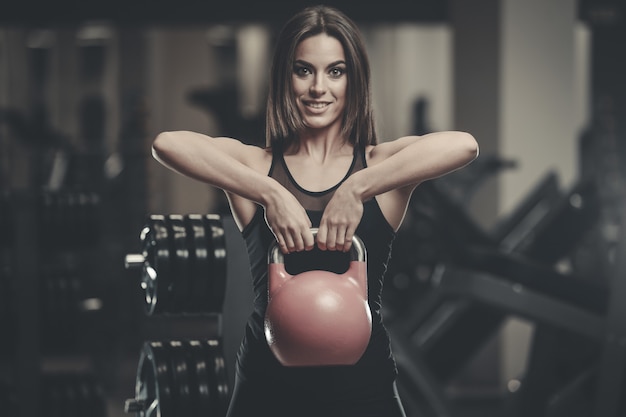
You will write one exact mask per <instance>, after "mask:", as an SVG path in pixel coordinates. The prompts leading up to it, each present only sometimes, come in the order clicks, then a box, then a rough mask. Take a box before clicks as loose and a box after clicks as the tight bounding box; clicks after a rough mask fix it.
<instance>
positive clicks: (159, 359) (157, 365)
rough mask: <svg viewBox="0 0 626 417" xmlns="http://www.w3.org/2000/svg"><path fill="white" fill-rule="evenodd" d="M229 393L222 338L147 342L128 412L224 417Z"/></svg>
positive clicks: (173, 416) (145, 415)
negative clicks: (133, 396)
mask: <svg viewBox="0 0 626 417" xmlns="http://www.w3.org/2000/svg"><path fill="white" fill-rule="evenodd" d="M229 400H230V391H229V386H228V380H227V375H226V366H225V361H224V356H223V352H222V342H221V339H219V338H217V339H208V340H167V341H149V342H144V345H143V348H142V350H141V354H140V357H139V364H138V368H137V376H136V382H135V398H132V399H128V400H126V402H125V406H124V410H125V412H126V413H135V415H136V416H137V417H176V416H187V417H196V416H197V417H206V416H211V417H222V416H224V415H225V414H226V409H227V407H228V401H229Z"/></svg>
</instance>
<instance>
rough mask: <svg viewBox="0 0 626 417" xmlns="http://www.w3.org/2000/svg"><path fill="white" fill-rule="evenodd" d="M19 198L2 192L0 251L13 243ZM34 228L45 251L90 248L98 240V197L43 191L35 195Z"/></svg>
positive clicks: (82, 192) (94, 195) (82, 193)
mask: <svg viewBox="0 0 626 417" xmlns="http://www.w3.org/2000/svg"><path fill="white" fill-rule="evenodd" d="M19 197H20V196H18V195H17V194H16V193H14V192H10V191H5V192H3V193H2V194H0V247H10V246H12V245H13V244H14V243H15V241H14V240H15V233H19V232H20V231H19V230H16V229H15V224H14V223H15V218H16V213H17V212H16V210H19V209H20V207H19V203H17V204H14V201H19V200H20V198H19ZM33 204H35V205H36V211H37V215H36V216H37V217H36V218H35V219H33V221H34V222H35V224H36V228H37V234H38V236H39V244H40V245H41V246H42V247H45V248H46V249H54V250H57V249H75V248H83V247H91V246H93V245H94V244H95V243H96V242H97V241H98V239H99V218H98V217H99V216H98V211H99V208H100V196H99V195H98V194H97V193H95V192H89V191H74V190H61V191H43V192H40V193H38V194H37V195H36V196H35V198H34V200H33Z"/></svg>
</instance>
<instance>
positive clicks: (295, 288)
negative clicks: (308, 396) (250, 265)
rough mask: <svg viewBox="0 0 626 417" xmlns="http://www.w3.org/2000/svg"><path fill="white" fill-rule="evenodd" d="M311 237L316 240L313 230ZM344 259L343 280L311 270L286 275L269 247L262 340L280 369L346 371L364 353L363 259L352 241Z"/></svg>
mask: <svg viewBox="0 0 626 417" xmlns="http://www.w3.org/2000/svg"><path fill="white" fill-rule="evenodd" d="M312 231H313V234H314V235H316V234H317V229H312ZM350 254H351V261H350V267H349V268H348V270H347V271H346V272H345V273H343V274H336V273H334V272H329V271H322V270H311V271H305V272H302V273H300V274H297V275H290V274H289V273H287V271H286V269H285V264H284V257H283V254H282V253H281V252H280V249H279V248H278V244H277V243H276V242H274V243H273V244H272V245H270V248H269V251H268V263H269V265H268V276H269V278H268V280H269V282H268V285H269V291H268V305H267V311H266V315H265V336H266V340H267V343H268V345H269V347H270V349H271V350H272V352H273V353H274V355H275V356H276V358H277V359H278V360H279V361H280V362H281V363H282V364H283V365H285V366H324V365H352V364H355V363H356V362H357V361H358V360H359V359H360V358H361V356H362V355H363V352H365V349H366V348H367V344H368V342H369V339H370V335H371V331H372V316H371V311H370V309H369V306H368V303H367V259H366V257H367V254H366V249H365V245H364V244H363V242H362V241H361V239H360V238H358V237H357V236H355V237H354V238H353V239H352V250H351V253H350Z"/></svg>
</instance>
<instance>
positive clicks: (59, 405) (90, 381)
mask: <svg viewBox="0 0 626 417" xmlns="http://www.w3.org/2000/svg"><path fill="white" fill-rule="evenodd" d="M41 382H42V384H41V385H42V403H43V404H45V408H44V410H45V415H46V416H50V417H105V416H106V415H107V405H106V398H105V395H104V392H103V389H102V386H101V385H100V383H99V381H98V380H97V378H96V377H95V375H93V374H91V373H79V372H56V373H50V374H44V375H42V378H41Z"/></svg>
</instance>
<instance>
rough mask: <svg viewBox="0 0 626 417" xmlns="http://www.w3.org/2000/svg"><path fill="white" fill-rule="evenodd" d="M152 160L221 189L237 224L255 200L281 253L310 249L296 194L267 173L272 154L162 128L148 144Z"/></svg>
mask: <svg viewBox="0 0 626 417" xmlns="http://www.w3.org/2000/svg"><path fill="white" fill-rule="evenodd" d="M152 153H153V156H154V158H155V159H156V160H157V161H159V162H160V163H162V164H163V165H164V166H166V167H168V168H170V169H172V170H173V171H176V172H178V173H180V174H182V175H185V176H187V177H190V178H193V179H195V180H198V181H202V182H205V183H207V184H210V185H212V186H214V187H217V188H220V189H222V190H224V191H225V192H226V193H227V194H228V195H229V200H230V201H231V209H232V210H233V215H234V216H235V220H236V221H237V224H238V225H239V227H240V228H241V227H243V226H244V225H245V224H247V223H248V222H249V220H250V219H251V218H252V215H253V214H254V212H255V210H256V209H255V205H254V204H253V203H257V204H260V205H262V206H263V207H264V208H265V212H266V221H267V223H268V226H269V227H270V229H271V230H272V232H273V233H274V235H275V236H276V238H277V240H278V242H279V244H280V245H281V248H282V249H283V251H284V252H287V251H289V250H303V249H305V248H308V249H310V248H311V247H313V243H314V242H313V237H312V235H311V233H310V227H311V224H310V220H309V218H308V216H307V214H306V211H305V210H304V208H302V206H301V205H300V203H299V202H298V201H297V200H296V198H295V197H294V196H293V195H292V194H291V193H289V192H288V191H287V190H286V189H285V188H284V187H283V186H282V185H280V184H279V183H278V182H276V181H275V180H274V179H273V178H270V177H269V176H268V175H267V172H268V170H269V167H270V164H271V154H269V153H268V152H267V151H266V150H264V149H261V148H259V147H257V146H252V145H246V144H243V143H241V142H239V141H238V140H235V139H230V138H213V137H210V136H206V135H202V134H199V133H194V132H189V131H176V132H164V133H161V134H159V135H158V136H157V138H156V139H155V140H154V142H153V145H152Z"/></svg>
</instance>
